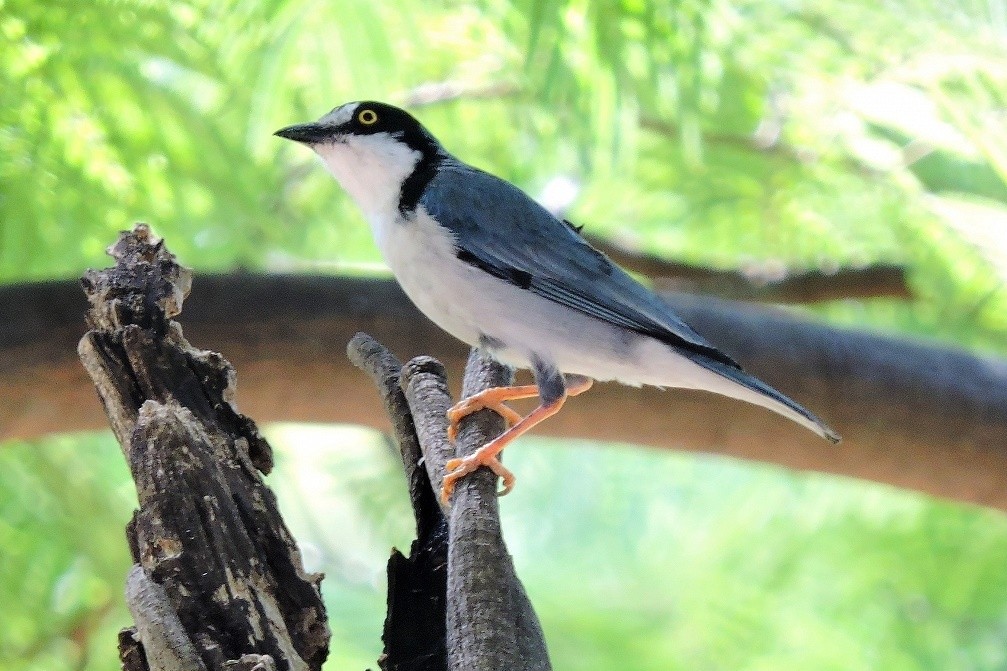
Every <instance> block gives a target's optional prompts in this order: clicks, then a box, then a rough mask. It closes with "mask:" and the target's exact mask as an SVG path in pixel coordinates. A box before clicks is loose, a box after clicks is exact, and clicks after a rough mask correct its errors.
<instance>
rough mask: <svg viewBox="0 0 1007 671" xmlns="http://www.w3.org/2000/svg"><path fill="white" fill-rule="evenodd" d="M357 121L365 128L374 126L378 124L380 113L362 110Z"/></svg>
mask: <svg viewBox="0 0 1007 671" xmlns="http://www.w3.org/2000/svg"><path fill="white" fill-rule="evenodd" d="M357 121H359V122H360V123H362V124H364V125H365V126H373V125H374V124H376V123H377V122H378V113H377V112H375V111H374V110H362V111H361V112H360V114H358V115H357Z"/></svg>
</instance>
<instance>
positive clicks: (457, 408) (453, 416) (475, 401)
mask: <svg viewBox="0 0 1007 671" xmlns="http://www.w3.org/2000/svg"><path fill="white" fill-rule="evenodd" d="M533 396H538V387H537V386H536V385H534V384H528V385H523V386H518V387H492V388H490V389H485V390H483V391H481V392H479V393H478V394H473V395H472V396H469V397H468V398H463V399H462V400H460V401H458V402H457V403H455V404H454V405H453V406H451V409H450V410H448V419H449V420H450V424H448V440H450V441H451V442H452V443H453V442H455V439H456V438H457V437H458V422H460V421H461V420H462V418H464V417H468V416H469V415H471V414H472V413H473V412H479V411H480V410H483V409H486V408H489V409H490V410H493V411H495V412H496V413H497V414H498V415H500V416H502V417H503V418H504V419H505V420H507V426H513V425H515V424H517V423H518V422H520V421H521V415H519V414H518V413H516V412H515V411H514V410H511V409H510V408H508V407H507V406H506V405H504V401H516V400H518V399H521V398H532V397H533Z"/></svg>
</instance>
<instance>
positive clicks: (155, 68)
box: [0, 0, 1007, 671]
mask: <svg viewBox="0 0 1007 671" xmlns="http://www.w3.org/2000/svg"><path fill="white" fill-rule="evenodd" d="M1005 15H1007V4H1005V3H1004V1H1003V0H989V1H987V2H982V3H979V2H959V3H948V2H938V1H936V0H906V1H905V2H901V3H876V2H843V1H841V0H825V1H824V2H814V3H812V2H802V1H801V0H776V1H772V2H761V1H760V2H756V1H755V0H736V1H734V2H729V1H727V0H664V1H658V0H596V1H591V2H588V1H587V0H543V1H537V0H482V2H480V3H477V4H466V3H460V2H457V1H454V0H441V1H440V2H423V3H421V2H415V1H413V2H410V1H409V0H391V1H389V2H381V3H375V2H364V1H361V0H349V1H346V2H343V1H339V2H314V1H310V0H267V1H265V2H259V1H254V0H221V1H219V2H218V1H211V0H181V1H176V0H172V1H169V0H144V1H143V2H140V1H139V0H94V1H93V2H86V3H79V2H69V1H68V0H46V2H37V1H36V0H0V155H2V156H3V157H4V160H2V161H0V281H2V282H8V283H10V282H22V281H29V280H38V279H44V278H50V277H57V276H73V275H78V274H80V273H81V271H82V270H83V269H84V268H85V267H87V266H101V265H104V264H105V262H106V260H105V257H104V255H103V249H104V247H105V246H106V245H107V244H109V243H110V242H112V241H113V240H114V238H115V233H116V231H118V230H120V229H123V228H126V227H128V226H129V225H130V224H131V223H132V222H133V221H134V220H145V221H149V222H151V223H152V224H153V225H154V226H155V228H156V230H157V231H158V232H159V233H160V234H162V235H164V236H166V237H167V238H168V240H169V244H170V246H171V248H172V249H173V250H174V251H175V252H177V253H179V254H180V256H181V257H182V258H183V259H184V260H185V261H186V262H187V263H189V264H191V265H193V266H195V267H197V268H199V269H201V270H223V269H231V268H237V267H243V268H252V269H281V270H287V269H290V268H294V269H300V270H313V271H315V270H318V269H320V268H324V269H328V268H331V267H333V265H334V267H335V269H336V270H342V271H347V270H348V269H353V265H352V264H356V263H358V262H373V261H375V260H376V259H377V257H376V253H375V251H374V248H373V245H372V243H371V242H370V238H369V233H368V231H367V230H366V227H365V226H364V225H363V222H362V221H361V218H360V216H359V214H358V213H357V212H356V211H355V210H354V209H353V208H352V207H351V206H350V204H349V203H348V201H347V199H346V198H345V197H344V196H343V195H342V194H341V193H340V192H339V189H338V188H337V187H336V186H335V185H334V184H333V183H332V181H331V180H330V179H329V178H328V176H327V175H325V174H324V172H323V171H322V170H321V169H320V168H319V166H317V165H316V164H315V162H314V161H313V159H312V157H311V156H310V154H309V152H307V151H306V150H304V149H303V148H301V147H296V146H292V145H290V144H288V143H283V142H281V141H279V140H277V139H275V138H273V137H272V136H271V132H272V131H273V130H274V129H276V128H278V127H280V126H282V125H285V124H288V123H293V122H297V121H304V120H308V119H313V118H316V117H318V116H320V115H321V114H322V113H324V112H325V111H327V110H328V109H330V108H331V107H333V106H334V105H336V104H338V103H341V102H344V101H347V100H351V99H362V98H378V99H386V100H390V101H392V102H399V103H410V104H411V106H412V108H413V109H414V111H415V112H416V113H417V114H418V115H419V116H420V117H421V118H422V119H423V120H424V122H425V123H427V124H428V125H429V126H430V128H431V129H432V130H433V131H434V132H435V133H436V134H437V135H438V137H440V138H441V139H442V140H443V142H444V144H445V145H446V146H447V147H448V148H449V150H451V151H453V152H455V153H456V154H458V155H459V156H460V157H462V158H464V159H465V160H467V161H469V162H472V163H474V164H476V165H479V166H480V167H484V168H486V169H489V170H491V171H493V172H496V173H498V174H500V175H502V176H504V177H507V178H509V179H511V180H513V181H515V182H516V183H518V184H520V185H521V186H523V187H524V188H526V189H528V190H529V191H530V192H531V193H539V192H541V190H542V189H543V188H544V187H545V186H546V185H547V184H548V183H549V182H550V180H552V179H553V178H555V177H557V176H565V177H569V178H571V179H573V180H574V181H575V182H576V183H577V184H578V185H579V186H580V193H579V196H578V198H577V199H576V200H575V202H574V203H573V204H572V208H571V212H570V215H571V217H573V218H574V219H575V220H577V221H578V222H579V223H584V224H586V225H587V227H588V230H589V231H591V232H595V233H600V234H604V235H611V236H620V237H621V238H624V239H625V238H628V239H630V240H632V241H634V242H635V243H636V244H638V245H639V247H640V248H641V249H643V250H645V251H650V252H655V253H659V254H664V255H667V256H669V257H676V258H681V259H685V260H690V261H694V262H699V263H706V264H709V265H712V266H720V267H740V266H745V265H747V264H750V263H761V264H766V263H768V264H776V265H779V266H781V267H798V268H801V267H823V268H829V267H834V266H836V265H840V264H846V265H850V264H853V265H855V264H863V263H870V262H873V261H887V262H898V263H902V264H905V265H906V266H907V267H908V268H909V270H910V272H911V277H912V284H913V287H914V289H915V291H916V292H917V294H918V298H917V300H915V301H913V302H912V303H908V304H906V303H894V302H890V301H871V302H856V301H847V302H843V303H838V304H833V305H829V306H824V307H820V308H817V314H818V315H819V316H821V317H822V318H825V319H829V320H831V321H833V322H835V323H840V324H842V323H847V324H856V325H858V326H863V327H868V328H875V329H886V330H891V331H895V332H899V333H902V334H908V335H913V336H930V337H935V338H940V339H943V340H945V341H952V342H957V343H960V344H962V345H964V346H970V347H978V348H984V349H989V350H993V351H997V352H1000V353H1003V352H1004V347H1005V345H1004V343H1007V337H1005V336H1007V291H1005V289H1004V286H1003V285H1004V283H1003V279H1004V277H1007V246H1005V243H1004V237H1003V233H1002V231H1003V230H1004V229H1005V227H1007V130H1005V129H1007V124H1005V123H1004V116H1003V115H1004V112H1003V110H1004V108H1005V107H1007V94H1005V91H1007V68H1005V67H1004V63H1005V62H1007V60H1005V56H1007V54H1005V46H1004V45H1005V40H1004V35H1005V34H1007V32H1005V31H1007V29H1005V25H1004V19H1003V17H1004V16H1005ZM204 344H205V345H207V346H212V343H204ZM225 355H226V353H225ZM296 435H297V437H296V440H297V442H298V445H297V448H296V449H291V450H286V451H281V453H280V457H281V460H280V468H279V470H278V472H277V475H276V476H275V477H273V478H272V481H273V483H274V484H275V485H276V486H277V488H278V489H280V492H281V495H282V504H283V509H284V510H285V512H286V514H287V515H288V517H289V518H290V519H291V522H292V523H293V525H294V527H295V531H296V534H297V536H298V538H300V539H302V541H303V542H304V544H305V556H306V557H307V558H308V560H309V561H310V562H312V566H313V568H324V570H325V571H326V572H327V573H328V574H329V579H328V581H327V582H326V586H325V589H326V598H327V603H328V604H329V610H330V614H331V617H332V628H333V632H334V642H333V650H334V656H333V659H332V661H331V662H330V667H331V668H353V667H359V668H363V667H365V666H368V665H373V660H374V658H375V657H376V654H377V652H378V632H379V628H380V622H381V618H382V611H383V607H382V598H383V597H382V589H381V577H380V576H381V573H382V568H381V567H382V565H383V562H384V560H385V558H386V555H387V550H388V546H389V545H390V544H391V543H395V544H397V545H399V546H400V547H404V546H406V545H407V544H408V542H409V540H410V530H409V528H408V526H407V520H408V513H407V511H406V508H405V505H406V504H405V500H404V497H403V496H402V495H401V490H402V487H401V483H400V482H399V477H400V476H399V475H398V474H397V468H396V465H395V462H394V458H393V457H391V456H390V453H389V452H388V451H387V450H382V449H381V448H380V447H379V446H377V445H375V444H374V441H373V440H372V439H371V438H369V437H368V438H365V437H361V436H360V435H355V436H354V437H352V438H347V437H345V436H343V437H342V438H341V439H339V440H337V439H336V438H332V437H326V436H319V435H316V436H312V437H305V434H304V433H300V434H296ZM333 441H335V442H333ZM354 441H355V442H356V443H358V444H359V445H360V447H359V448H358V449H351V448H347V447H346V446H345V445H346V444H347V443H352V442H354ZM302 443H303V444H302ZM337 445H338V446H337ZM573 449H576V450H577V451H576V454H575V453H574V452H573V451H572V450H573ZM520 455H521V456H520V457H518V456H517V455H515V459H514V463H513V466H514V467H515V469H516V470H517V472H518V474H519V476H520V477H521V480H522V486H521V487H520V488H519V489H518V491H517V492H516V493H515V494H514V495H513V496H512V497H511V498H509V499H508V500H507V505H505V506H504V510H505V514H506V515H507V519H506V525H507V529H508V534H509V540H510V542H511V545H512V548H513V550H514V553H515V555H516V557H517V559H518V562H519V570H520V572H521V574H522V575H523V576H525V577H526V579H527V584H528V587H529V590H530V592H531V593H532V597H533V600H534V601H535V603H536V604H537V606H538V608H539V612H540V615H541V616H542V619H543V622H544V624H545V628H546V631H547V635H548V637H549V642H550V646H551V649H552V650H553V651H554V656H555V662H556V666H557V668H568V669H593V668H599V669H612V668H619V669H633V668H638V669H656V668H661V669H664V668H667V669H676V668H683V669H686V668H688V669H694V668H710V669H739V668H745V669H751V670H753V671H755V670H760V669H780V668H812V669H829V668H835V669H844V670H845V669H858V668H863V669H917V668H918V669H955V668H962V669H965V668H969V669H996V668H1004V667H1005V666H1007V659H1005V656H1004V649H1003V645H1002V641H1003V640H1004V637H1005V634H1007V631H1005V628H1007V625H1005V622H1007V585H1005V584H1004V577H1003V576H1004V574H1003V570H1002V568H1003V564H1004V559H1005V557H1007V522H1005V519H1004V518H1003V516H1002V515H997V514H993V513H989V512H981V511H977V510H973V509H968V508H965V507H960V506H951V505H947V504H943V503H938V502H933V501H930V500H927V499H925V498H923V497H919V496H913V495H908V494H904V493H898V492H891V491H887V490H883V489H880V488H877V487H872V486H868V485H863V484H855V483H849V482H840V481H835V480H832V479H827V478H824V477H819V476H805V475H800V476H798V475H789V474H784V473H781V472H779V471H776V470H774V469H769V468H753V467H740V466H739V465H737V464H733V463H729V462H725V461H722V460H717V459H699V458H686V457H675V458H671V457H668V456H667V455H658V454H652V453H646V452H629V451H627V450H620V451H618V452H611V453H607V452H605V451H602V450H597V449H595V448H586V447H585V446H578V447H577V448H562V449H561V448H557V447H551V448H548V449H542V450H533V449H530V448H529V449H527V450H521V451H520ZM132 498H133V497H132V493H131V485H130V483H129V479H128V474H127V473H126V471H125V468H124V467H123V465H122V460H121V457H120V456H119V454H118V449H117V448H116V447H115V446H114V444H113V443H112V442H111V440H110V438H109V437H107V436H99V437H86V438H67V437H56V438H52V439H49V440H46V441H40V442H37V443H31V444H22V443H19V444H13V445H6V446H3V447H0V550H2V553H3V560H2V561H0V603H3V604H5V606H4V608H0V671H7V670H8V669H11V670H13V669H47V670H48V669H62V668H67V669H69V668H86V669H111V668H115V667H116V664H115V662H114V660H115V655H114V649H113V648H114V634H115V631H116V629H117V628H118V627H119V626H122V625H124V624H125V623H126V622H127V621H128V616H127V614H126V613H125V612H124V609H123V606H122V599H121V583H122V578H123V576H124V575H125V570H126V564H127V563H128V553H127V552H126V549H125V547H124V543H123V541H122V535H121V527H122V525H123V524H124V522H125V520H126V517H127V515H128V512H129V509H130V508H131V507H132V505H133V503H132Z"/></svg>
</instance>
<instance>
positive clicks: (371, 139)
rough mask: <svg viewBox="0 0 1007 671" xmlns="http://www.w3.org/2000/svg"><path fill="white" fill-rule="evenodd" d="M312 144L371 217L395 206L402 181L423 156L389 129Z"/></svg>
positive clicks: (383, 213)
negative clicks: (392, 134)
mask: <svg viewBox="0 0 1007 671" xmlns="http://www.w3.org/2000/svg"><path fill="white" fill-rule="evenodd" d="M312 148H313V149H314V150H315V152H316V153H317V154H318V155H319V156H320V157H321V159H322V162H323V163H324V164H325V167H326V168H327V169H328V170H329V172H331V173H332V176H333V177H335V178H336V181H338V182H339V184H340V186H342V187H343V188H344V189H346V192H347V193H349V194H350V196H351V197H352V198H353V200H354V201H356V203H357V205H358V206H359V207H360V209H361V210H363V212H364V215H365V216H366V217H367V218H368V219H371V220H373V219H374V218H375V217H381V216H383V215H385V214H386V213H388V212H389V211H390V210H397V209H398V206H399V194H400V192H401V190H402V182H403V181H405V179H406V177H408V176H409V175H410V174H412V172H413V169H414V168H415V167H416V164H417V163H418V162H419V160H420V158H421V156H422V155H421V154H420V152H418V151H416V150H415V149H410V148H409V147H408V146H406V145H405V144H403V143H402V142H399V141H398V140H396V139H395V138H393V137H392V136H390V135H389V134H388V133H375V134H373V135H350V136H346V137H345V138H342V139H341V140H340V141H338V142H330V143H325V144H317V145H314V146H313V147H312Z"/></svg>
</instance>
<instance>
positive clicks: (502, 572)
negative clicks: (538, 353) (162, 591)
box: [348, 334, 551, 671]
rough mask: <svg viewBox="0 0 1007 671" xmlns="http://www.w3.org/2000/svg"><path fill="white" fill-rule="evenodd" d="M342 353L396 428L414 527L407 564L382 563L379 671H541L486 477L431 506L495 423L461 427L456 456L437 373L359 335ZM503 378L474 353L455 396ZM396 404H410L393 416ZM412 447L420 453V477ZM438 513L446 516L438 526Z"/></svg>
mask: <svg viewBox="0 0 1007 671" xmlns="http://www.w3.org/2000/svg"><path fill="white" fill-rule="evenodd" d="M348 353H349V357H350V360H351V361H352V362H353V363H354V364H355V365H357V366H358V367H359V368H362V369H363V370H365V371H367V372H368V374H370V376H371V378H372V379H373V380H374V381H375V383H376V384H377V386H378V389H379V391H380V392H381V396H382V398H383V400H384V403H385V408H386V410H387V411H388V413H389V415H390V417H391V419H392V425H393V426H394V427H395V434H396V438H397V441H398V443H399V448H400V454H402V456H403V465H404V466H405V470H406V473H407V477H408V480H409V482H410V497H411V499H412V502H413V509H414V512H415V515H416V520H417V540H416V542H414V543H413V545H412V548H411V552H410V555H409V557H404V556H403V555H401V554H399V553H398V552H394V553H393V555H392V558H391V560H389V563H388V616H387V619H386V620H385V635H384V640H385V652H384V655H382V658H381V660H380V662H379V663H380V664H381V668H382V669H385V670H386V671H391V670H395V671H413V670H417V671H418V670H420V669H422V670H424V671H441V670H442V669H450V670H451V671H462V670H464V671H505V670H506V671H512V670H513V671H523V670H528V671H531V670H535V671H545V670H547V669H549V668H551V667H550V665H549V657H548V652H547V650H546V646H545V640H544V637H543V634H542V629H541V626H540V625H539V622H538V618H537V617H536V616H535V613H534V611H533V610H532V606H531V603H530V601H529V600H528V597H527V595H526V594H525V592H524V588H523V587H522V586H521V583H520V581H519V580H518V578H517V575H516V573H515V571H514V564H513V561H512V560H511V557H510V555H509V554H508V553H507V548H506V545H505V544H504V540H503V534H502V532H501V527H500V517H499V506H498V504H497V495H496V482H497V479H496V476H495V475H493V474H492V473H491V472H490V471H489V470H487V469H480V470H478V471H476V472H475V473H472V474H471V475H469V476H467V477H466V478H464V479H463V480H461V481H460V482H459V483H458V486H457V487H456V489H455V493H454V496H453V498H452V500H451V502H450V504H449V505H447V506H440V505H439V501H440V498H439V496H438V494H439V492H440V485H441V481H442V480H443V478H444V473H445V463H446V462H447V460H448V459H450V458H453V457H455V456H456V454H457V456H464V455H466V454H470V453H472V452H474V451H475V450H476V449H478V448H479V447H480V446H482V445H483V444H484V443H486V442H487V441H488V440H490V439H492V438H493V437H495V436H497V435H499V433H500V432H501V431H502V430H503V429H504V424H503V420H502V419H501V418H500V416H499V415H497V414H496V413H494V412H492V411H488V410H484V411H481V412H478V413H474V414H473V415H470V416H469V417H468V418H466V419H465V420H464V421H463V423H462V426H461V431H460V433H459V436H458V443H457V445H458V447H457V451H456V449H455V446H454V445H452V444H451V443H450V442H449V441H448V440H447V417H446V411H447V409H448V408H449V407H450V406H451V395H450V393H449V391H448V385H447V379H446V374H445V371H444V366H442V365H441V364H440V363H439V362H438V361H436V360H434V359H432V358H430V357H417V358H415V359H413V360H411V361H410V362H409V363H407V364H406V365H405V366H400V365H399V363H398V360H396V359H395V358H394V357H393V356H392V355H391V354H389V353H388V352H387V350H385V348H384V347H383V346H381V345H380V344H379V343H377V342H376V341H375V340H373V339H372V338H370V337H369V336H366V335H363V334H357V335H356V336H355V337H354V338H353V340H352V341H351V342H350V345H349V347H348ZM396 377H398V379H399V381H400V384H401V390H399V389H398V388H397V386H398V385H396V384H395V379H396ZM512 380H513V371H511V370H510V369H508V368H506V367H504V366H501V365H499V364H497V363H495V362H493V361H491V360H489V359H485V358H483V357H481V356H480V355H479V353H478V352H477V351H475V350H473V352H472V353H471V355H470V358H469V365H468V366H467V368H466V374H465V382H464V385H463V388H464V393H465V394H472V393H475V392H477V391H479V390H481V389H486V388H488V387H493V386H500V385H503V384H508V383H510V382H511V381H512ZM403 400H404V401H405V403H406V404H407V406H408V407H403ZM407 416H408V419H407ZM417 444H418V445H419V447H420V448H421V449H422V465H423V466H422V468H420V467H419V464H420V463H421V461H420V458H421V455H420V454H418V453H417V451H416V447H415V446H416V445H417ZM442 511H444V512H446V513H447V515H448V516H449V521H448V522H447V524H446V526H445V518H444V515H443V514H442ZM445 528H446V529H447V531H446V533H445ZM434 637H436V638H434Z"/></svg>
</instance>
